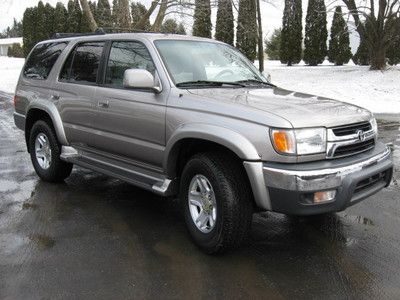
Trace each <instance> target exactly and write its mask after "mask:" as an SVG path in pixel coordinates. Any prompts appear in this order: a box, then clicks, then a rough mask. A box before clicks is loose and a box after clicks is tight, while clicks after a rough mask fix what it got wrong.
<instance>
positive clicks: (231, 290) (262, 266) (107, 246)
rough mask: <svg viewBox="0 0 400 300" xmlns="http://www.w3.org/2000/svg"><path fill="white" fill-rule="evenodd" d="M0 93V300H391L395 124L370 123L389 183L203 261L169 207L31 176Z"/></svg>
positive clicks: (262, 218) (276, 218) (90, 182)
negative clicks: (384, 147) (387, 164)
mask: <svg viewBox="0 0 400 300" xmlns="http://www.w3.org/2000/svg"><path fill="white" fill-rule="evenodd" d="M12 112H13V108H12V105H11V95H8V94H4V93H0V299H64V298H68V299H69V298H73V299H127V298H130V299H132V298H135V299H143V298H146V299H171V298H172V299H174V298H175V299H178V298H179V299H182V298H184V299H188V298H191V299H192V298H193V299H210V298H211V299H222V298H228V299H229V298H233V299H236V298H244V299H259V298H260V299H261V298H263V299H290V298H298V299H320V298H324V299H338V298H339V299H395V298H400V201H399V200H400V122H399V121H398V120H400V118H399V119H397V120H396V117H394V118H391V119H390V120H388V121H383V122H382V121H381V122H380V123H379V127H380V137H379V138H380V139H381V140H383V141H384V142H386V143H392V144H393V145H392V148H393V150H394V160H395V173H394V181H393V183H392V184H391V185H390V187H388V188H387V189H385V190H383V191H382V192H380V193H379V194H377V195H375V196H373V197H371V198H369V199H368V200H365V201H363V202H361V203H359V204H357V205H355V206H353V207H351V208H349V209H347V210H346V211H344V212H340V213H337V214H332V215H327V216H324V217H312V218H289V217H286V216H284V215H280V214H274V213H258V214H255V215H254V218H253V226H252V232H251V236H250V237H249V239H248V241H247V243H246V245H245V246H244V247H242V248H241V249H239V250H236V251H234V252H230V253H228V254H225V255H220V256H208V255H205V254H203V253H202V252H201V251H200V250H198V249H197V248H196V246H194V245H193V244H192V242H191V241H190V238H189V236H188V234H187V233H186V230H185V225H184V222H183V219H182V217H181V215H180V211H179V205H178V202H177V201H176V200H168V199H164V198H161V197H158V196H155V195H153V194H151V193H148V192H145V191H142V190H140V189H138V188H136V187H133V186H131V185H129V184H126V183H124V182H122V181H119V180H116V179H113V178H110V177H107V176H104V175H100V174H98V173H95V172H92V171H89V170H85V169H81V168H74V171H73V173H72V175H71V176H70V178H68V179H67V180H66V181H65V183H63V184H48V183H45V182H42V181H40V180H39V179H38V177H37V176H36V175H35V172H34V170H33V167H32V166H31V162H30V158H29V155H28V153H27V152H26V147H25V143H24V137H23V132H22V131H19V130H18V129H16V127H15V126H14V123H13V120H12Z"/></svg>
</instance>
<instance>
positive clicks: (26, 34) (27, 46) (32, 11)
mask: <svg viewBox="0 0 400 300" xmlns="http://www.w3.org/2000/svg"><path fill="white" fill-rule="evenodd" d="M36 12H37V8H33V7H32V8H27V9H26V10H25V12H24V16H23V19H22V33H23V38H22V40H23V50H24V56H25V57H26V56H27V55H28V54H29V52H30V51H31V50H32V48H33V46H35V44H36V30H35V27H36Z"/></svg>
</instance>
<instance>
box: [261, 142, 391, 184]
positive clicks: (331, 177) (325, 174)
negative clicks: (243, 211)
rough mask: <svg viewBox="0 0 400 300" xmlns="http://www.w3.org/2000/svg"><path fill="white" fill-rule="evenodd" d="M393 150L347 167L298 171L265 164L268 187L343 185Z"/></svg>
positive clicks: (264, 171) (386, 157) (387, 149)
mask: <svg viewBox="0 0 400 300" xmlns="http://www.w3.org/2000/svg"><path fill="white" fill-rule="evenodd" d="M390 154H391V150H390V149H389V148H388V147H386V149H385V151H383V152H381V153H379V154H377V155H375V156H373V157H371V158H369V159H367V160H364V161H362V162H359V163H356V164H352V165H348V166H345V167H338V168H329V169H320V170H310V171H298V170H284V169H277V168H271V167H268V166H263V173H264V178H265V183H266V185H267V186H268V187H273V188H279V189H287V190H292V191H315V190H323V189H330V188H336V187H338V186H340V185H341V183H342V179H343V178H344V177H345V176H347V175H349V174H352V173H356V172H359V171H360V170H363V169H365V168H368V167H369V166H372V165H375V164H377V163H379V162H381V161H383V160H385V159H388V158H390Z"/></svg>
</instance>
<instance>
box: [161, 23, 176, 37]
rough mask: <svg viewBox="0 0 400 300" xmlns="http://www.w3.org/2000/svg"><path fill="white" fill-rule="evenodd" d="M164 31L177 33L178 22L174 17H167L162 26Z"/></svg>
mask: <svg viewBox="0 0 400 300" xmlns="http://www.w3.org/2000/svg"><path fill="white" fill-rule="evenodd" d="M161 32H162V33H175V34H176V33H177V32H178V23H176V21H175V20H174V19H167V20H165V21H164V23H163V24H162V26H161Z"/></svg>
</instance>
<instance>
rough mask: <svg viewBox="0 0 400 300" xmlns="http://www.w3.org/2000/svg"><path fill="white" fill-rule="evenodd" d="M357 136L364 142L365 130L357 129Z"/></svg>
mask: <svg viewBox="0 0 400 300" xmlns="http://www.w3.org/2000/svg"><path fill="white" fill-rule="evenodd" d="M357 136H358V139H359V141H360V142H364V141H365V132H364V131H362V130H358V131H357Z"/></svg>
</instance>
